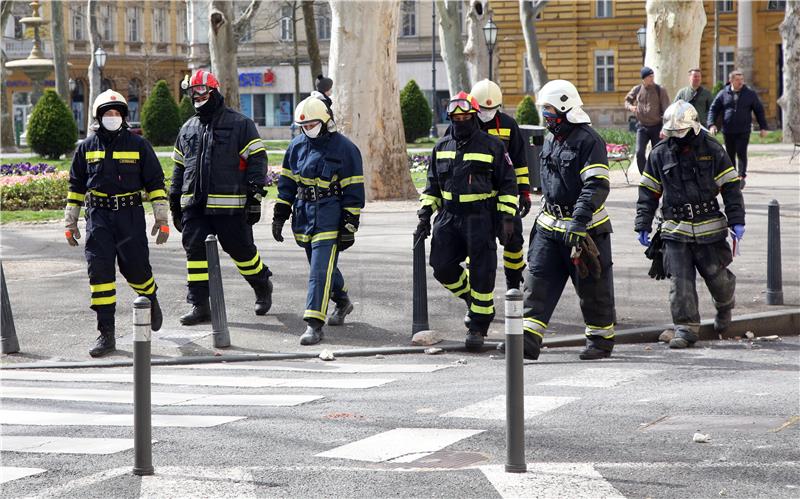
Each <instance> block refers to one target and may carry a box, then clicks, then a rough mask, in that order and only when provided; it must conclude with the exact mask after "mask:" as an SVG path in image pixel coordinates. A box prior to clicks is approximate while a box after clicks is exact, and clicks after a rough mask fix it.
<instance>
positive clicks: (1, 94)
mask: <svg viewBox="0 0 800 499" xmlns="http://www.w3.org/2000/svg"><path fill="white" fill-rule="evenodd" d="M13 6H14V3H13V2H2V3H0V30H4V29H5V27H6V23H7V22H8V19H9V18H10V17H11V8H12V7H13ZM6 62H8V58H7V57H6V51H5V50H2V49H0V129H2V134H0V151H3V152H15V151H16V150H17V146H16V142H15V140H14V117H13V116H12V114H11V109H12V108H13V106H12V105H11V99H10V97H11V92H9V91H8V85H6V82H7V81H8V77H9V71H8V70H7V69H6Z"/></svg>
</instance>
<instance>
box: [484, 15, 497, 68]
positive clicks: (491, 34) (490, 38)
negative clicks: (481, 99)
mask: <svg viewBox="0 0 800 499" xmlns="http://www.w3.org/2000/svg"><path fill="white" fill-rule="evenodd" d="M483 36H484V38H486V48H488V49H489V79H490V80H491V79H492V52H494V45H495V43H497V25H496V24H495V23H494V21H492V18H489V20H488V21H487V22H486V25H485V26H484V27H483Z"/></svg>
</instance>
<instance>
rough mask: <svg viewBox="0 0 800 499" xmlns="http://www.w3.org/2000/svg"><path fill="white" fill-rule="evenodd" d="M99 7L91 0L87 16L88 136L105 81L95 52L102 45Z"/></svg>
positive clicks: (94, 0) (96, 2)
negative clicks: (88, 56) (89, 54)
mask: <svg viewBox="0 0 800 499" xmlns="http://www.w3.org/2000/svg"><path fill="white" fill-rule="evenodd" d="M97 8H98V0H89V8H88V11H89V16H88V18H87V20H88V23H89V48H90V51H91V59H90V61H89V68H88V70H87V77H88V79H89V112H88V113H86V120H87V121H86V136H87V137H88V136H89V135H91V134H92V133H94V132H93V130H92V128H91V125H92V121H93V120H94V116H92V112H91V109H92V107H93V105H94V101H95V99H97V96H98V95H100V92H101V91H102V90H101V88H102V85H103V82H102V81H101V80H100V68H99V67H98V66H97V61H96V60H95V57H94V53H95V51H96V50H97V49H98V48H99V47H100V43H101V38H100V31H99V30H98V29H97Z"/></svg>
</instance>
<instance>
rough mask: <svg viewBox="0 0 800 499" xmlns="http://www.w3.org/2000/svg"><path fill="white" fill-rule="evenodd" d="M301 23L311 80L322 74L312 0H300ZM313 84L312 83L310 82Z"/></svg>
mask: <svg viewBox="0 0 800 499" xmlns="http://www.w3.org/2000/svg"><path fill="white" fill-rule="evenodd" d="M302 4H303V23H304V24H305V28H306V49H307V50H308V60H309V63H310V66H311V81H312V82H313V81H314V80H315V79H316V78H317V75H321V74H322V59H320V57H319V42H318V41H317V24H316V22H315V21H316V17H315V16H314V0H302ZM312 84H313V83H312Z"/></svg>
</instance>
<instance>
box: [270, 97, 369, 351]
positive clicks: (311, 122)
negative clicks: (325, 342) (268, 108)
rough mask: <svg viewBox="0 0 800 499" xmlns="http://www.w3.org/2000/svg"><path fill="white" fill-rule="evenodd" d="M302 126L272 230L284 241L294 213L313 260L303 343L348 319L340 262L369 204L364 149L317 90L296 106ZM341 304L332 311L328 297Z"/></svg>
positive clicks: (286, 165)
mask: <svg viewBox="0 0 800 499" xmlns="http://www.w3.org/2000/svg"><path fill="white" fill-rule="evenodd" d="M294 122H295V123H296V124H297V125H298V126H299V127H300V128H301V130H302V134H300V135H298V136H297V137H295V138H294V139H292V142H291V143H290V144H289V147H288V148H287V150H286V154H285V155H284V157H283V168H282V169H281V176H280V178H279V180H278V199H277V200H276V202H275V209H274V215H273V219H272V235H273V237H274V238H275V240H276V241H278V242H283V235H282V231H283V225H284V224H285V223H286V221H287V220H288V219H289V216H290V215H291V217H292V232H293V233H294V239H295V241H296V242H297V244H298V246H300V247H302V248H304V249H305V251H306V257H307V258H308V262H309V264H310V265H311V271H310V273H309V276H308V294H307V295H306V310H305V313H304V314H303V320H304V321H306V324H307V326H306V330H305V332H304V333H303V334H302V335H301V336H300V344H301V345H314V344H316V343H319V342H320V341H322V339H323V337H324V333H323V331H322V326H323V325H325V320H326V319H327V321H328V325H331V326H340V325H342V324H344V319H345V316H346V315H348V314H349V313H351V312H352V311H353V303H352V302H351V301H350V298H349V296H348V295H347V287H346V285H345V282H344V277H343V276H342V273H341V272H340V271H339V268H338V267H337V261H338V257H339V253H340V252H342V251H345V250H346V249H347V248H349V247H350V246H352V245H353V243H354V242H355V233H356V231H357V230H358V226H359V221H360V217H361V209H362V208H363V207H364V172H363V169H362V165H361V152H360V151H359V150H358V147H356V145H355V144H353V143H352V142H351V141H350V140H349V139H347V137H345V136H344V135H342V134H340V133H337V132H336V124H335V122H334V120H333V116H332V114H331V112H330V110H329V109H328V107H327V106H326V103H325V102H323V101H322V100H321V99H319V98H317V97H314V96H311V97H308V98H306V99H305V100H303V101H301V102H300V103H299V104H298V105H297V108H296V109H295V111H294ZM329 300H333V302H334V303H335V305H336V306H335V308H334V309H333V312H332V313H331V315H330V317H328V316H327V313H328V301H329Z"/></svg>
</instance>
